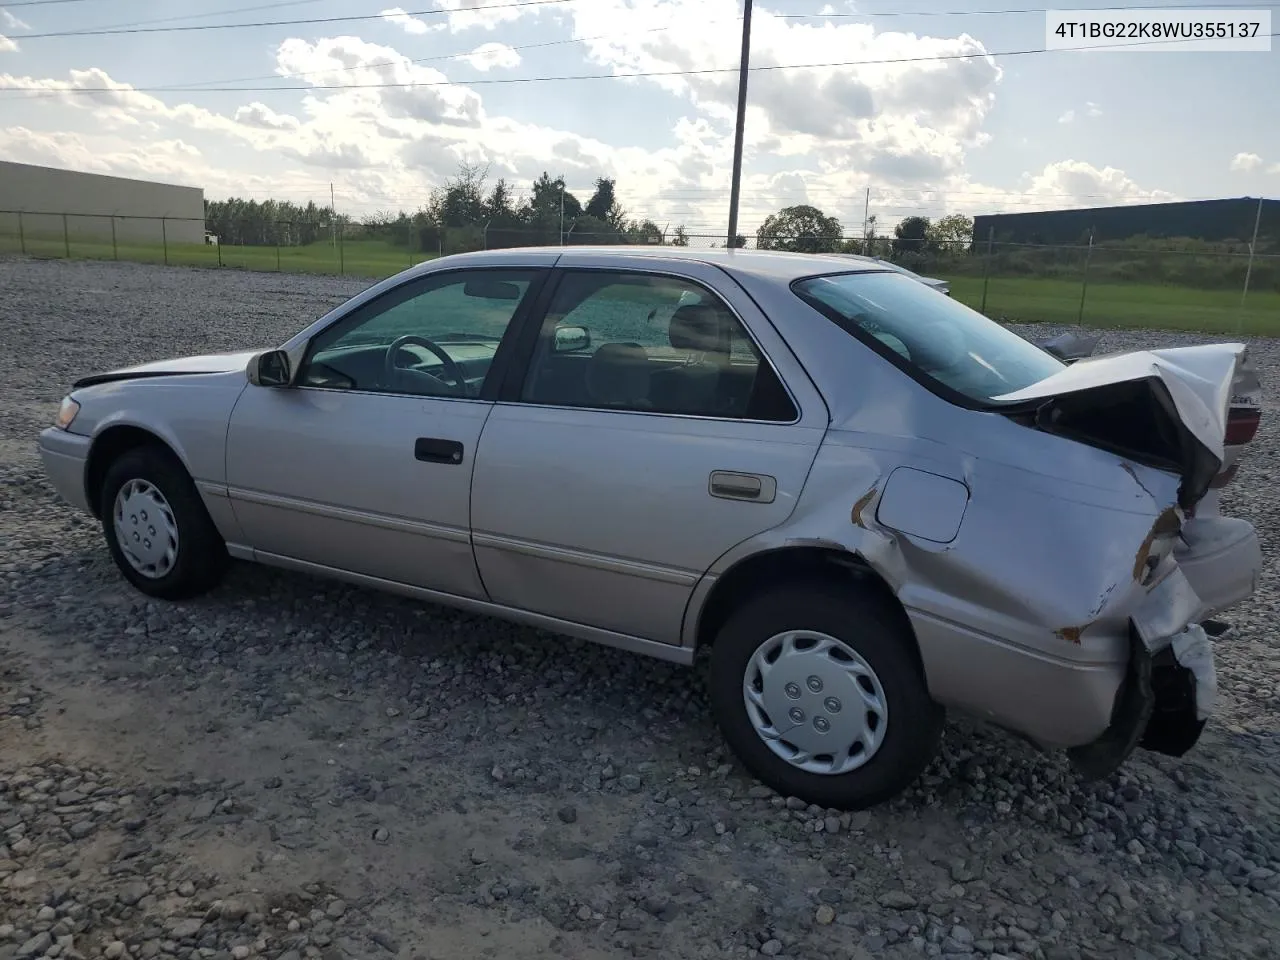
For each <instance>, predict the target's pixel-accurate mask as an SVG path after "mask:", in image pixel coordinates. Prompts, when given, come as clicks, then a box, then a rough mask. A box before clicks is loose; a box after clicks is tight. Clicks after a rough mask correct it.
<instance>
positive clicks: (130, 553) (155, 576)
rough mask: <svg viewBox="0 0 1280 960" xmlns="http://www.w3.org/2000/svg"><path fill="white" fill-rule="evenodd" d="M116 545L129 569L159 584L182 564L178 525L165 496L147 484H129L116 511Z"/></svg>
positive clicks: (117, 503) (113, 514) (127, 483)
mask: <svg viewBox="0 0 1280 960" xmlns="http://www.w3.org/2000/svg"><path fill="white" fill-rule="evenodd" d="M112 525H113V526H114V528H115V535H116V544H117V545H118V546H119V547H120V552H121V553H122V554H124V558H125V560H126V561H128V563H129V566H131V567H133V569H134V570H136V571H138V573H140V574H142V576H144V577H147V578H148V579H150V580H159V579H160V578H161V577H163V576H165V575H166V574H167V573H169V571H171V570H172V569H173V565H174V564H175V563H177V562H178V522H177V520H175V519H174V516H173V509H172V508H171V507H170V506H169V501H168V500H166V499H165V498H164V494H162V493H161V492H160V490H159V489H158V488H157V487H156V486H155V484H152V483H148V482H147V481H146V480H129V481H128V482H126V483H125V485H124V486H122V487H121V488H120V491H119V492H118V493H117V494H116V502H115V507H114V509H113V510H112Z"/></svg>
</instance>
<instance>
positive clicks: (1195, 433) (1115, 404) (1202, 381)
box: [994, 343, 1261, 512]
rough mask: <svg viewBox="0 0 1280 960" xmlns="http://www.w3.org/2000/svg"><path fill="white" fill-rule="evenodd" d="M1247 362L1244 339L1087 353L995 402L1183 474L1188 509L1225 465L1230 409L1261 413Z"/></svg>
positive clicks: (1043, 426)
mask: <svg viewBox="0 0 1280 960" xmlns="http://www.w3.org/2000/svg"><path fill="white" fill-rule="evenodd" d="M1246 361H1247V350H1246V348H1245V345H1244V344H1242V343H1222V344H1204V345H1200V346H1194V347H1172V348H1169V349H1163V350H1138V351H1134V352H1131V353H1119V354H1110V355H1107V356H1101V357H1086V358H1084V359H1080V360H1078V361H1076V362H1075V363H1072V364H1071V365H1070V366H1067V367H1064V368H1063V369H1062V370H1061V371H1059V372H1058V373H1056V374H1054V375H1053V376H1050V377H1047V378H1045V379H1044V380H1041V381H1040V382H1039V383H1035V384H1032V385H1031V386H1029V387H1026V388H1024V389H1022V390H1018V391H1015V392H1013V393H1007V394H1004V395H1002V396H999V397H996V398H994V399H995V400H996V401H998V402H1002V403H1006V404H1009V405H1010V407H1009V409H1008V410H1007V411H1005V412H1006V413H1007V414H1008V415H1009V416H1012V417H1013V418H1014V419H1016V420H1018V421H1019V422H1021V423H1024V424H1026V425H1027V426H1031V427H1034V428H1035V429H1039V430H1044V431H1046V432H1048V433H1054V434H1058V435H1061V436H1064V437H1067V438H1069V439H1072V440H1076V441H1079V442H1081V443H1087V444H1090V445H1091V446H1096V447H1100V448H1102V449H1106V450H1111V451H1113V452H1115V453H1116V454H1118V455H1120V456H1123V457H1127V458H1129V459H1132V460H1134V461H1137V462H1139V463H1145V464H1147V465H1150V466H1153V467H1157V468H1159V469H1164V470H1169V471H1171V472H1174V473H1177V474H1178V475H1179V476H1180V477H1181V479H1182V484H1181V486H1180V487H1179V491H1178V505H1179V506H1180V507H1181V508H1182V509H1183V510H1184V511H1188V512H1189V511H1192V510H1194V508H1195V505H1196V503H1198V502H1199V501H1200V500H1201V499H1202V498H1203V497H1204V496H1205V494H1206V493H1207V492H1208V491H1209V488H1210V486H1211V485H1212V484H1213V482H1214V479H1215V478H1216V477H1217V476H1218V474H1219V473H1220V471H1221V470H1222V468H1223V464H1224V463H1225V462H1226V459H1227V439H1228V425H1229V423H1231V422H1232V421H1231V411H1232V409H1234V408H1236V407H1240V408H1241V409H1243V410H1245V411H1248V410H1252V409H1256V410H1258V411H1259V412H1260V411H1261V386H1260V384H1259V383H1258V379H1257V376H1256V374H1251V368H1249V367H1248V366H1247V362H1246ZM1249 398H1252V401H1253V404H1254V406H1249V405H1247V404H1243V401H1245V400H1248V399H1249ZM1242 404H1243V405H1242ZM1255 419H1256V418H1255Z"/></svg>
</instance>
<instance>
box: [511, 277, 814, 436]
mask: <svg viewBox="0 0 1280 960" xmlns="http://www.w3.org/2000/svg"><path fill="white" fill-rule="evenodd" d="M551 273H552V275H553V276H552V277H551V278H550V279H549V280H548V282H547V283H546V285H545V286H544V287H543V288H542V290H541V291H540V292H539V296H538V304H537V306H538V309H537V311H536V312H535V313H533V314H532V315H531V316H527V317H525V329H524V330H522V331H521V335H520V338H519V342H518V346H517V348H516V349H518V351H519V352H518V353H516V354H515V357H514V359H513V361H512V363H511V366H510V367H509V368H508V369H507V375H506V379H505V380H504V381H503V383H502V387H501V389H500V390H499V391H498V396H497V397H496V401H497V402H498V403H501V404H511V405H519V406H521V407H528V408H531V409H543V410H583V411H593V412H597V413H619V414H626V415H629V416H641V417H667V418H675V419H680V420H711V421H715V422H719V423H752V424H768V425H773V426H794V425H795V424H798V423H800V422H801V421H802V420H803V419H804V410H803V408H802V407H801V406H800V401H799V399H798V398H797V397H796V394H795V391H794V390H792V389H791V385H790V384H789V383H787V381H786V378H785V377H783V376H782V374H781V373H780V372H779V370H778V366H777V364H775V363H774V362H773V358H772V357H770V356H769V354H768V352H767V351H766V350H765V349H764V346H763V345H762V344H761V343H760V339H759V338H758V337H757V336H756V334H755V331H754V330H752V329H751V325H750V324H749V323H747V321H746V319H745V318H744V317H743V316H742V314H741V312H739V311H738V309H737V308H735V307H734V306H733V304H731V303H730V302H729V301H728V300H727V299H726V298H725V297H724V295H723V294H721V293H720V291H718V290H716V289H715V288H714V287H712V286H711V285H710V283H708V282H707V281H705V280H702V279H701V278H698V277H691V276H688V275H686V274H681V273H673V272H672V271H671V270H670V269H645V268H643V267H638V266H633V265H630V264H628V265H627V266H625V267H622V266H612V265H610V266H574V267H559V266H557V267H553V268H552V270H551ZM578 273H605V274H612V275H614V276H644V277H661V278H665V279H668V280H677V281H680V282H682V283H688V284H692V285H694V286H696V287H698V288H699V289H700V290H703V291H704V292H706V293H708V294H710V295H711V296H712V297H714V298H715V299H716V301H717V302H718V303H720V304H721V305H722V306H723V307H724V308H725V309H726V310H728V311H729V313H730V315H731V316H732V317H733V318H734V319H735V320H736V321H737V322H738V325H739V326H740V327H741V328H742V330H743V332H744V333H745V334H746V335H747V337H748V339H750V341H751V343H752V345H753V346H754V347H755V349H756V352H757V353H758V354H759V355H760V360H761V363H762V364H764V365H767V366H768V368H769V370H770V372H772V374H773V376H774V377H775V378H776V379H777V381H778V383H780V384H781V385H782V389H783V392H784V393H786V395H787V399H788V400H789V401H790V402H791V408H792V409H793V410H794V411H795V417H794V418H793V419H791V420H760V419H757V418H754V417H726V416H719V415H715V414H702V413H671V412H667V411H663V410H632V409H630V408H619V407H596V406H591V405H590V404H564V403H539V402H535V401H530V400H525V399H523V396H522V394H523V392H524V386H525V383H526V382H527V381H528V379H529V377H530V376H532V374H533V358H534V353H535V351H536V350H537V346H538V339H539V337H540V336H541V335H542V328H543V326H544V325H545V324H546V322H547V318H548V316H549V315H550V310H551V304H552V303H553V302H554V300H555V296H556V294H557V293H559V292H560V285H561V284H562V283H564V282H565V280H566V278H567V277H568V276H569V275H571V274H578Z"/></svg>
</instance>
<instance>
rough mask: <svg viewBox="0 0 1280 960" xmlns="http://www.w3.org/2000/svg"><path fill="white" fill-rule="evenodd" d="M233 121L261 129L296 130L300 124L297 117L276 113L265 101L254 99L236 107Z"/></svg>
mask: <svg viewBox="0 0 1280 960" xmlns="http://www.w3.org/2000/svg"><path fill="white" fill-rule="evenodd" d="M235 121H236V123H243V124H244V125H245V126H247V127H260V128H261V129H263V130H297V129H298V127H299V126H300V124H299V122H298V118H297V117H291V116H289V115H287V114H281V113H276V112H275V111H274V110H272V109H271V108H270V107H268V106H267V105H266V104H265V103H259V102H257V101H256V100H255V101H254V102H253V103H249V104H245V105H244V106H243V107H237V108H236V112H235Z"/></svg>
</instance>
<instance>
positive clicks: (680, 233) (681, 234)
mask: <svg viewBox="0 0 1280 960" xmlns="http://www.w3.org/2000/svg"><path fill="white" fill-rule="evenodd" d="M671 245H672V246H673V247H687V246H688V245H689V231H687V230H685V228H684V224H683V223H682V224H680V226H678V227H676V232H675V236H673V237H672V238H671Z"/></svg>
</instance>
